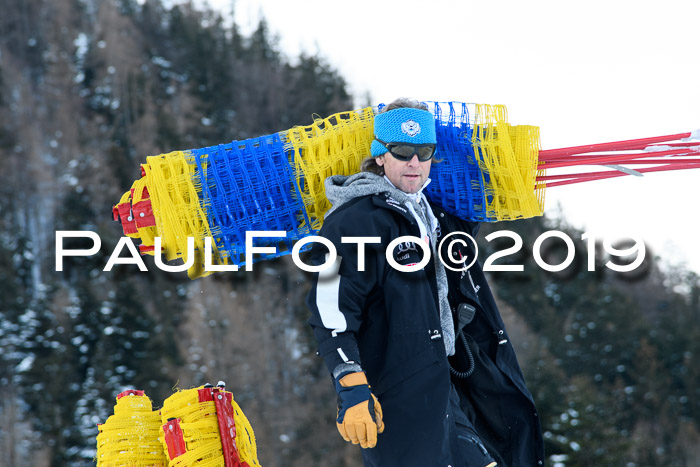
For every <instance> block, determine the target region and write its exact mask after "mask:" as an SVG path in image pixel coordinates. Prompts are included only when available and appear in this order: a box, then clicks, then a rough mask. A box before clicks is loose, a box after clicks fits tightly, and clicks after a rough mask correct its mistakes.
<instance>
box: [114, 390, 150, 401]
mask: <svg viewBox="0 0 700 467" xmlns="http://www.w3.org/2000/svg"><path fill="white" fill-rule="evenodd" d="M145 395H146V393H145V392H144V391H139V390H138V389H127V390H126V391H123V392H120V393H119V394H117V400H119V399H121V398H122V397H124V396H145Z"/></svg>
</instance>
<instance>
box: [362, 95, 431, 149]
mask: <svg viewBox="0 0 700 467" xmlns="http://www.w3.org/2000/svg"><path fill="white" fill-rule="evenodd" d="M374 137H375V138H376V139H375V140H374V141H372V147H371V151H372V157H377V156H381V155H382V154H385V153H386V152H387V149H386V148H385V147H384V145H383V144H381V143H380V142H379V141H377V139H380V140H382V141H384V142H385V143H408V144H437V137H436V136H435V117H433V114H432V113H431V112H429V111H427V110H421V109H414V108H410V107H401V108H398V109H394V110H389V111H388V112H382V113H379V114H377V115H375V116H374Z"/></svg>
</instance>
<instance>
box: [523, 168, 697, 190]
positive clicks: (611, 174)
mask: <svg viewBox="0 0 700 467" xmlns="http://www.w3.org/2000/svg"><path fill="white" fill-rule="evenodd" d="M679 165H680V167H679ZM683 169H700V164H684V165H681V164H678V165H663V166H659V167H647V168H645V169H638V170H637V172H640V173H647V172H664V171H668V170H683ZM625 175H629V174H627V173H624V172H618V171H605V172H590V173H581V174H571V175H568V176H569V177H575V178H574V179H573V180H562V181H559V182H553V183H546V181H545V180H540V179H541V178H546V177H537V182H538V183H542V182H544V186H545V187H546V188H553V187H556V186H563V185H571V184H573V183H582V182H590V181H593V180H604V179H607V178H615V177H622V176H625ZM552 177H557V176H556V175H554V176H552ZM564 177H566V176H560V177H559V178H564Z"/></svg>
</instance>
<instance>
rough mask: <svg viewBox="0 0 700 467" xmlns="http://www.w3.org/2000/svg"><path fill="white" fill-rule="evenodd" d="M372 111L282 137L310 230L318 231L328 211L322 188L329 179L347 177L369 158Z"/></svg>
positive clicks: (333, 119) (324, 121) (318, 123)
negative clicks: (287, 147)
mask: <svg viewBox="0 0 700 467" xmlns="http://www.w3.org/2000/svg"><path fill="white" fill-rule="evenodd" d="M373 135H374V111H373V109H372V107H366V108H364V109H360V110H356V111H351V112H340V113H337V114H334V115H331V116H330V117H328V118H325V119H317V120H316V121H315V122H314V123H313V124H311V125H308V126H300V127H295V128H292V129H291V130H289V131H288V132H287V133H286V135H285V136H286V138H287V143H288V146H289V147H290V148H291V149H292V151H290V152H291V155H290V158H291V160H290V163H291V164H292V166H293V167H294V169H295V177H296V184H297V189H298V190H299V193H300V194H301V198H302V201H303V203H304V207H305V210H306V214H307V216H308V221H309V223H310V224H311V228H312V229H314V230H318V229H320V228H321V224H322V223H323V215H324V214H325V212H326V211H328V209H330V207H331V206H330V203H329V202H328V200H327V199H326V192H325V189H324V186H323V182H324V180H325V179H326V178H327V177H329V176H331V175H351V174H354V173H356V172H358V171H359V170H360V163H361V162H362V160H363V159H365V158H366V157H367V156H369V154H370V145H371V144H372V139H373V138H374V136H373Z"/></svg>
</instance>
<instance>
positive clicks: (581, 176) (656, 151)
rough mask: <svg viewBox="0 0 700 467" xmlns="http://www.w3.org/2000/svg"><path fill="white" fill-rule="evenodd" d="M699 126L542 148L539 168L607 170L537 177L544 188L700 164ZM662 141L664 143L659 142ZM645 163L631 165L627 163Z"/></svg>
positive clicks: (698, 165) (685, 167) (691, 166)
mask: <svg viewBox="0 0 700 467" xmlns="http://www.w3.org/2000/svg"><path fill="white" fill-rule="evenodd" d="M698 139H700V130H696V131H694V132H692V133H691V132H688V133H679V134H676V135H667V136H656V137H652V138H642V139H634V140H626V141H616V142H612V143H602V144H591V145H586V146H575V147H569V148H561V149H548V150H542V151H540V153H539V168H540V169H560V168H566V167H575V166H581V165H602V166H606V167H608V168H609V169H610V170H605V171H597V172H578V173H562V174H557V175H549V174H548V175H543V176H539V177H537V183H538V185H539V184H544V185H545V186H546V187H547V188H551V187H555V186H561V185H569V184H572V183H581V182H589V181H592V180H602V179H607V178H613V177H621V176H623V175H641V174H643V173H647V172H662V171H666V170H682V169H696V168H700V141H691V140H698ZM660 143H665V144H660ZM630 165H632V166H645V167H640V168H636V169H630V168H628V167H626V166H630Z"/></svg>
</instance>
